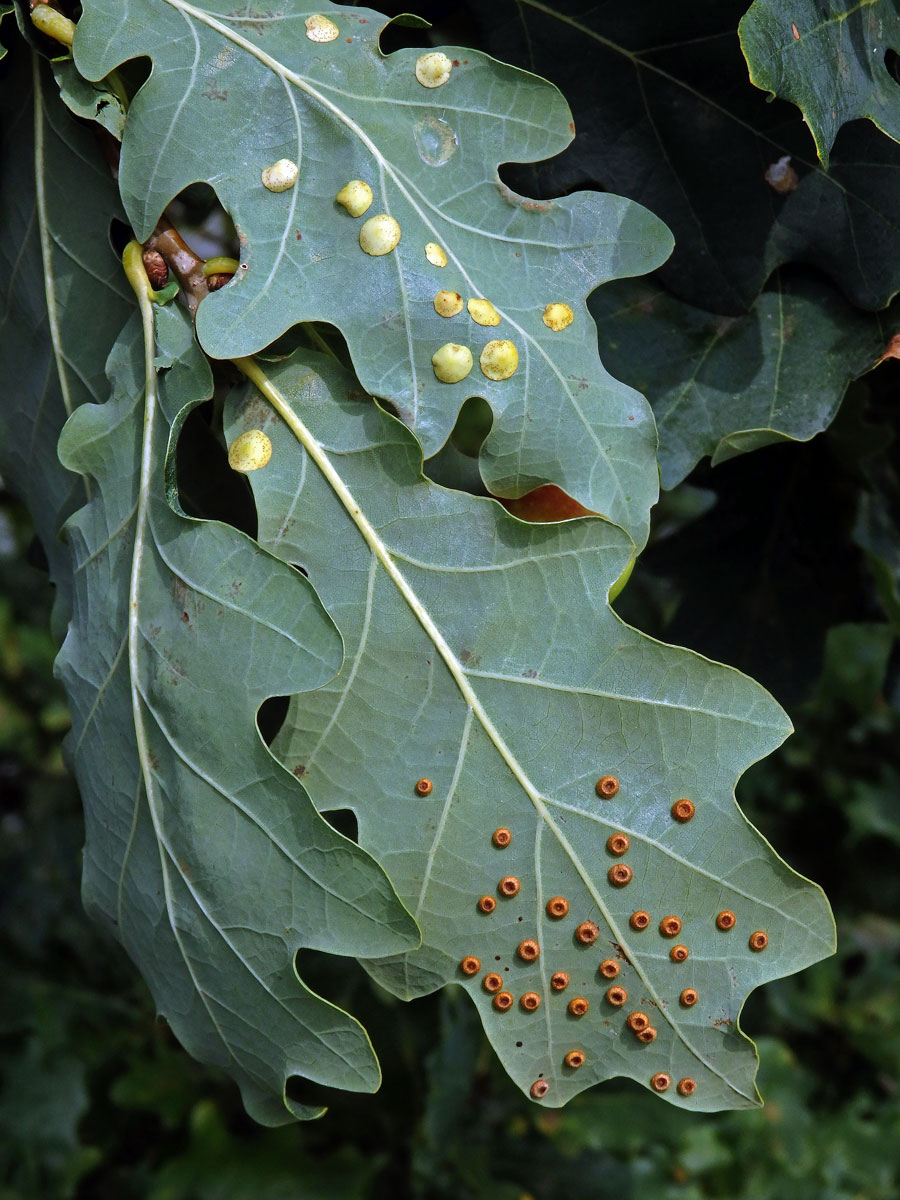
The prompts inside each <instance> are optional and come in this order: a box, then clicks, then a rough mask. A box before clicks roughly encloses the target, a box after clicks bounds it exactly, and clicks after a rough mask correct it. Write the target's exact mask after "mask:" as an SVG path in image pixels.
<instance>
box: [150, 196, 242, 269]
mask: <svg viewBox="0 0 900 1200" xmlns="http://www.w3.org/2000/svg"><path fill="white" fill-rule="evenodd" d="M166 216H167V217H168V218H169V220H170V221H171V222H172V224H173V225H174V226H175V228H176V229H177V230H178V232H179V233H180V234H181V236H182V237H183V238H184V240H185V241H186V242H187V244H188V245H189V246H190V248H191V249H192V250H193V251H194V253H195V254H199V255H200V256H201V258H218V257H224V258H240V242H239V240H238V235H237V231H236V229H235V227H234V221H232V219H231V217H230V216H229V215H228V213H227V212H226V211H225V208H224V207H223V206H222V204H221V203H220V202H219V198H218V196H217V195H216V193H215V191H214V190H213V189H212V188H211V187H210V186H209V184H208V183H192V184H191V186H190V187H188V188H185V189H184V191H183V192H180V193H179V194H178V195H177V196H176V197H175V199H174V200H173V201H172V203H171V204H170V205H169V207H168V208H167V209H166Z"/></svg>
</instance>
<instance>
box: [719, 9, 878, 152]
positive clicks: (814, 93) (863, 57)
mask: <svg viewBox="0 0 900 1200" xmlns="http://www.w3.org/2000/svg"><path fill="white" fill-rule="evenodd" d="M739 32H740V37H741V47H742V49H743V51H744V56H745V58H746V59H747V64H748V66H749V67H750V78H751V79H752V80H753V82H754V83H755V84H756V86H757V87H759V88H763V89H764V90H765V91H768V92H771V93H772V94H773V95H776V96H781V97H782V98H784V99H786V100H792V101H793V102H794V103H795V104H796V105H797V106H798V107H799V108H800V109H801V111H802V112H803V117H804V120H805V121H806V123H807V124H808V125H809V128H810V130H811V131H812V135H813V138H814V139H815V143H816V150H817V151H818V154H819V158H820V159H821V160H822V163H823V164H824V166H825V167H826V168H827V166H828V162H829V152H830V150H831V147H832V146H833V145H834V139H835V138H836V137H837V133H838V130H839V129H840V128H841V126H842V125H844V124H846V123H847V122H848V121H853V120H856V119H858V118H860V117H868V118H869V120H871V121H873V122H874V124H875V125H877V126H878V128H879V129H880V130H882V132H884V133H886V134H887V135H888V136H889V137H892V138H893V139H894V140H895V141H898V140H900V83H898V82H897V78H896V75H895V74H894V72H893V71H892V70H891V67H890V65H889V64H890V59H891V55H893V57H894V59H895V60H896V57H897V47H898V46H900V14H898V12H897V7H896V4H895V3H894V2H893V0H861V3H859V2H853V0H851V2H849V3H846V2H839V0H825V3H822V0H819V2H818V3H815V2H814V0H797V2H794V0H792V3H791V4H790V6H789V7H785V5H784V4H781V3H779V0H754V3H753V4H752V5H751V6H750V9H749V11H748V12H747V14H746V16H744V18H743V19H742V21H741V23H740V27H739Z"/></svg>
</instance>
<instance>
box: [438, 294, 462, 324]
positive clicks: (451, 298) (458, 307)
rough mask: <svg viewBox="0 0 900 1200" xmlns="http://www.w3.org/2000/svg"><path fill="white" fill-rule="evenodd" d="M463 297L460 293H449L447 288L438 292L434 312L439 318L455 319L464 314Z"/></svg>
mask: <svg viewBox="0 0 900 1200" xmlns="http://www.w3.org/2000/svg"><path fill="white" fill-rule="evenodd" d="M462 306H463V302H462V296H461V295H460V294H459V292H449V291H447V289H446V288H444V289H443V290H442V291H440V292H438V294H437V295H436V296H435V298H434V311H435V312H436V313H437V315H438V316H439V317H455V316H456V315H457V313H461V312H462Z"/></svg>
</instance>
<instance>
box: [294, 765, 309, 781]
mask: <svg viewBox="0 0 900 1200" xmlns="http://www.w3.org/2000/svg"><path fill="white" fill-rule="evenodd" d="M292 774H294V775H296V776H297V778H298V779H302V778H303V776H304V775H305V774H306V767H305V766H304V765H303V763H297V765H296V767H294V770H293V772H292Z"/></svg>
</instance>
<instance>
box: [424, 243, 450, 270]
mask: <svg viewBox="0 0 900 1200" xmlns="http://www.w3.org/2000/svg"><path fill="white" fill-rule="evenodd" d="M425 257H426V258H427V259H428V261H429V262H430V263H431V265H432V266H433V267H446V265H447V255H446V252H445V251H444V249H443V247H442V246H439V245H438V244H437V242H426V244H425Z"/></svg>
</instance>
